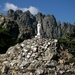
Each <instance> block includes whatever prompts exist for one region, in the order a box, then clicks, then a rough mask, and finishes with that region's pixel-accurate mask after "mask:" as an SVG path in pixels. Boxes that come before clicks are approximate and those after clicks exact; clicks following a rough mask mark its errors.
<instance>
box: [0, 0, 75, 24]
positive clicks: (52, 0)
mask: <svg viewBox="0 0 75 75" xmlns="http://www.w3.org/2000/svg"><path fill="white" fill-rule="evenodd" d="M9 9H13V10H17V9H20V10H22V11H27V10H29V11H30V12H31V13H32V14H37V12H41V13H43V14H46V15H47V14H50V15H54V16H55V18H56V21H60V22H61V23H62V22H69V23H71V24H73V23H74V22H75V0H1V1H0V13H4V14H6V11H8V10H9Z"/></svg>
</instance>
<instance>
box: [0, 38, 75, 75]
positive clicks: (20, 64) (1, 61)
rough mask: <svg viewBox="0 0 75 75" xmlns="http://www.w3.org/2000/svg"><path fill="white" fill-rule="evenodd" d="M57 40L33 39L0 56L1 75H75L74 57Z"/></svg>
mask: <svg viewBox="0 0 75 75" xmlns="http://www.w3.org/2000/svg"><path fill="white" fill-rule="evenodd" d="M63 49H64V48H63V47H61V46H60V45H59V42H58V40H57V39H45V38H40V39H38V38H32V39H28V40H24V41H23V42H21V43H18V44H16V45H15V46H12V47H10V48H9V49H8V50H7V52H6V53H5V54H1V55H0V75H68V74H69V75H75V74H74V73H75V69H74V68H75V66H74V63H71V64H69V65H68V64H64V63H65V62H66V61H68V60H69V59H70V58H72V55H71V54H70V53H68V51H67V50H63Z"/></svg>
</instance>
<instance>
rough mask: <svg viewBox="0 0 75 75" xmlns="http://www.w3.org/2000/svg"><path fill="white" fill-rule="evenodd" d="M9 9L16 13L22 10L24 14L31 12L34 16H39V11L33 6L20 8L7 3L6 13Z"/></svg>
mask: <svg viewBox="0 0 75 75" xmlns="http://www.w3.org/2000/svg"><path fill="white" fill-rule="evenodd" d="M9 9H13V10H14V11H15V10H22V11H23V12H25V11H27V10H29V11H30V12H31V13H32V14H34V15H35V14H37V13H38V12H39V10H38V9H37V8H35V7H33V6H30V7H29V8H20V7H18V6H16V5H14V4H12V3H8V2H7V3H5V6H4V11H8V10H9Z"/></svg>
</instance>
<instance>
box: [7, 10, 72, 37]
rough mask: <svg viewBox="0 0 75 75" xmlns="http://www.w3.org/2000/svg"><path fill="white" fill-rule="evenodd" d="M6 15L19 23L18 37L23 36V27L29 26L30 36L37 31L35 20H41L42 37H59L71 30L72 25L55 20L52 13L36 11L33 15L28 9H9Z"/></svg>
mask: <svg viewBox="0 0 75 75" xmlns="http://www.w3.org/2000/svg"><path fill="white" fill-rule="evenodd" d="M7 17H9V18H12V19H13V20H15V21H16V22H17V24H18V25H19V32H20V33H19V35H18V38H24V36H23V35H26V34H25V32H26V31H25V30H24V28H25V27H30V28H31V33H33V34H32V35H31V36H34V35H35V34H36V33H37V30H36V27H37V22H38V21H40V22H41V35H42V37H44V38H59V37H65V34H66V33H67V32H72V28H73V25H71V24H70V23H66V22H64V23H62V24H61V23H60V21H58V22H56V19H55V17H54V15H44V14H42V13H40V12H38V13H37V14H36V15H35V16H33V15H32V14H31V13H30V12H29V11H26V12H22V11H21V10H16V11H13V10H9V11H8V13H7Z"/></svg>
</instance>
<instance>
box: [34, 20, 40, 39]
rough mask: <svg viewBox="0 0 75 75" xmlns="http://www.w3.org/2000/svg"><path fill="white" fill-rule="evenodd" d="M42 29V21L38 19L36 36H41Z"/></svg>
mask: <svg viewBox="0 0 75 75" xmlns="http://www.w3.org/2000/svg"><path fill="white" fill-rule="evenodd" d="M40 29H41V23H40V21H38V24H37V35H36V36H35V37H37V38H40Z"/></svg>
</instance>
